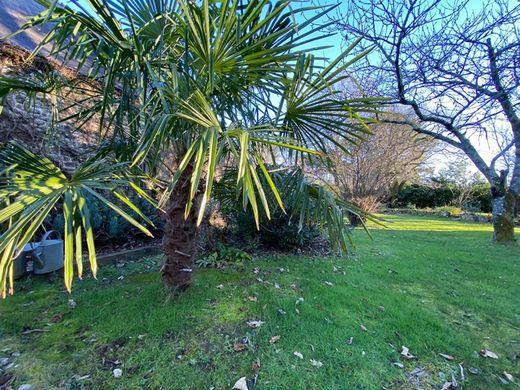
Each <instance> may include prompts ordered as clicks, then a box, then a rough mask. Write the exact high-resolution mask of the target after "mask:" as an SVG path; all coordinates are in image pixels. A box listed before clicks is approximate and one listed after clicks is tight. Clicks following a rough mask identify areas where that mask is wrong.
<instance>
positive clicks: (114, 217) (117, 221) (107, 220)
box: [46, 194, 163, 243]
mask: <svg viewBox="0 0 520 390" xmlns="http://www.w3.org/2000/svg"><path fill="white" fill-rule="evenodd" d="M105 197H106V198H108V199H110V200H111V201H115V199H114V197H113V196H110V194H105ZM128 197H129V199H130V200H131V201H132V202H133V203H134V204H135V205H136V206H137V207H138V208H139V209H140V210H142V212H143V213H144V214H145V215H148V216H149V217H150V219H151V220H152V221H153V223H154V225H155V231H153V233H156V232H158V231H160V230H161V228H162V225H163V221H162V219H161V218H160V216H159V212H158V211H157V210H156V209H155V208H154V206H153V205H151V204H150V203H148V202H147V201H146V200H144V199H142V198H140V197H138V196H136V195H133V194H130V195H129V196H128ZM86 199H87V202H88V205H89V207H90V218H91V224H92V228H93V230H94V236H95V238H96V241H97V242H98V243H103V242H110V243H124V242H125V241H126V240H128V239H129V238H137V239H145V238H146V236H145V235H144V234H142V233H141V232H140V231H138V230H136V229H133V228H132V225H130V223H129V222H128V221H126V219H124V218H123V217H121V216H120V215H119V214H117V213H116V212H114V211H113V210H112V209H111V208H110V207H108V206H107V205H106V204H105V203H103V202H101V201H99V200H98V199H97V198H95V197H94V196H91V195H87V196H86ZM128 214H130V215H131V216H132V217H134V218H135V217H137V214H136V213H135V212H133V211H130V212H129V213H128ZM46 222H47V226H48V227H49V228H50V229H52V230H56V231H58V232H60V233H62V234H63V228H64V223H63V214H62V212H61V210H55V211H54V212H51V214H50V215H49V217H48V218H47V220H46Z"/></svg>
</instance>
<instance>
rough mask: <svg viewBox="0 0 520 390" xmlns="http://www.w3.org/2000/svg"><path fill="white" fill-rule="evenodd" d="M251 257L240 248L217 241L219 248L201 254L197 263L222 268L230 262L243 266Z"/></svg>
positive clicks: (206, 266) (203, 266) (200, 266)
mask: <svg viewBox="0 0 520 390" xmlns="http://www.w3.org/2000/svg"><path fill="white" fill-rule="evenodd" d="M251 259H252V256H251V255H250V254H249V253H247V252H245V251H243V250H242V249H240V248H236V247H234V246H227V245H224V244H222V243H217V250H216V251H213V252H210V253H205V254H204V255H202V256H200V257H199V258H198V259H197V260H195V265H197V267H199V268H222V267H224V266H226V265H229V264H233V265H239V266H241V265H243V264H244V263H245V262H246V261H250V260H251Z"/></svg>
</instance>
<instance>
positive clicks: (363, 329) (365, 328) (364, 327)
mask: <svg viewBox="0 0 520 390" xmlns="http://www.w3.org/2000/svg"><path fill="white" fill-rule="evenodd" d="M359 327H360V329H361V330H362V331H363V332H367V331H368V329H367V327H366V326H365V325H363V324H361V325H359Z"/></svg>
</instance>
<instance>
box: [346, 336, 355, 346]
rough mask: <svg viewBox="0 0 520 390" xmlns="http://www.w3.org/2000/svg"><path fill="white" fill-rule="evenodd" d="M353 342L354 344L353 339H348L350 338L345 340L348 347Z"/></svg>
mask: <svg viewBox="0 0 520 390" xmlns="http://www.w3.org/2000/svg"><path fill="white" fill-rule="evenodd" d="M353 342H354V337H350V338H349V339H348V340H347V344H348V345H352V343H353Z"/></svg>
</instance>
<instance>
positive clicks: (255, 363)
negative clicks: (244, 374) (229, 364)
mask: <svg viewBox="0 0 520 390" xmlns="http://www.w3.org/2000/svg"><path fill="white" fill-rule="evenodd" d="M260 367H262V365H261V364H260V359H256V360H253V363H252V364H251V369H252V370H253V371H256V370H259V369H260Z"/></svg>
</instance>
